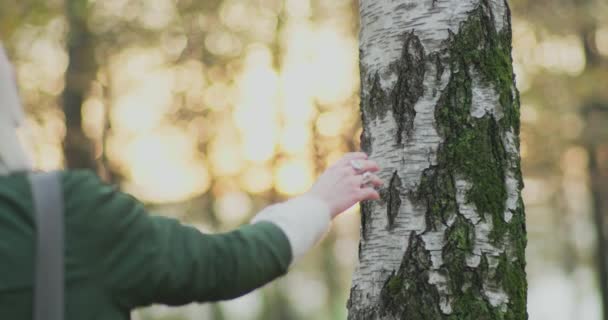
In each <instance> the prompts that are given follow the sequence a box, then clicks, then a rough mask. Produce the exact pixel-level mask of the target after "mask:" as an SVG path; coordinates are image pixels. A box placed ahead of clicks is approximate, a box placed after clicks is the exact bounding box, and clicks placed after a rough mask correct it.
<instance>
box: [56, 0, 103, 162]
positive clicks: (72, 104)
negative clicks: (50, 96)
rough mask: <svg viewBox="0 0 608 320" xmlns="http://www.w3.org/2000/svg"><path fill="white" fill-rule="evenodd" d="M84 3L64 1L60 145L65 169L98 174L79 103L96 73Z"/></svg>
mask: <svg viewBox="0 0 608 320" xmlns="http://www.w3.org/2000/svg"><path fill="white" fill-rule="evenodd" d="M87 3H88V2H87V1H84V0H74V1H66V3H65V5H66V16H67V20H68V25H69V31H68V40H67V51H68V56H69V64H68V69H67V71H66V76H65V78H66V81H65V89H64V90H63V94H62V98H63V110H64V113H65V123H66V129H67V132H66V137H65V140H64V143H63V149H64V155H65V159H66V165H67V167H68V168H86V169H93V170H95V171H96V170H97V162H96V160H95V152H94V150H95V148H94V145H93V142H92V141H90V139H88V137H87V136H86V135H85V133H84V131H83V129H82V103H83V102H84V99H85V97H86V94H87V91H88V90H89V86H90V85H91V83H92V81H93V80H94V79H95V76H96V73H97V64H96V62H95V46H94V36H93V34H91V32H90V31H89V27H88V26H87V20H86V16H87Z"/></svg>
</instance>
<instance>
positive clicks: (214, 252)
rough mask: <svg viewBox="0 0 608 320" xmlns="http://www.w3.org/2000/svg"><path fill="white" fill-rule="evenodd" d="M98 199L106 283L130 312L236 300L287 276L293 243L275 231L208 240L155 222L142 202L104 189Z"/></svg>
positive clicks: (251, 230)
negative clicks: (160, 305)
mask: <svg viewBox="0 0 608 320" xmlns="http://www.w3.org/2000/svg"><path fill="white" fill-rule="evenodd" d="M94 193H95V194H96V197H95V198H96V199H97V201H95V199H92V201H93V202H97V204H98V205H97V207H96V208H97V209H96V210H97V211H99V213H98V215H97V216H98V218H97V219H96V222H97V223H96V226H97V227H96V229H97V230H98V233H99V235H100V237H102V238H103V240H102V241H101V242H100V243H102V245H101V251H102V252H100V260H101V261H99V263H101V266H100V267H101V270H102V272H101V277H102V283H103V284H104V285H105V286H106V287H107V290H108V293H109V294H111V295H112V297H114V299H116V300H117V302H118V303H120V304H121V305H122V306H124V307H127V308H133V307H137V306H143V305H148V304H152V303H163V304H169V305H179V304H186V303H190V302H194V301H198V302H205V301H217V300H224V299H231V298H235V297H238V296H241V295H243V294H245V293H248V292H250V291H252V290H254V289H256V288H259V287H261V286H263V285H264V284H266V283H268V282H270V281H272V280H273V279H275V278H277V277H279V276H281V275H283V274H285V273H286V272H287V269H288V266H289V264H290V262H291V259H292V256H291V248H290V244H289V240H288V239H287V237H286V235H285V234H284V233H283V231H281V229H280V228H279V227H277V226H276V225H274V224H273V223H270V222H259V223H256V224H253V225H245V226H243V227H241V228H239V229H237V230H234V231H232V232H228V233H222V234H214V235H210V234H204V233H201V232H200V231H199V230H197V229H196V228H194V227H191V226H187V225H183V224H181V223H180V222H179V221H177V220H175V219H170V218H166V217H161V216H151V215H149V214H148V213H147V212H146V210H145V209H144V207H143V205H142V204H141V203H139V202H138V201H137V200H136V199H134V198H133V197H131V196H129V195H127V194H124V193H122V192H120V191H117V190H115V189H114V188H112V187H110V186H107V185H104V184H102V183H101V182H99V183H98V184H97V186H96V187H95V190H94ZM102 199H103V200H102Z"/></svg>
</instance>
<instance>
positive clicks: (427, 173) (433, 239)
mask: <svg viewBox="0 0 608 320" xmlns="http://www.w3.org/2000/svg"><path fill="white" fill-rule="evenodd" d="M360 13H361V32H360V51H361V57H360V58H361V79H362V81H361V82H362V88H361V91H362V92H361V116H362V121H363V126H364V130H363V133H362V137H361V138H362V147H363V150H364V151H366V152H369V153H371V157H373V158H374V159H375V160H377V161H378V162H379V164H380V166H381V167H382V168H383V170H382V171H381V172H380V173H379V175H380V177H381V178H382V179H383V180H385V181H389V180H390V183H389V184H388V186H387V187H386V188H385V189H384V190H382V191H381V194H382V200H383V201H379V202H373V203H365V204H364V205H363V206H362V240H361V242H360V245H359V260H360V262H359V266H358V267H357V270H356V271H355V274H354V277H353V288H352V290H351V297H350V299H349V304H348V308H349V319H351V320H359V319H361V320H363V319H365V320H370V319H420V320H422V319H425V320H426V319H451V320H463V319H471V320H479V319H488V320H489V319H505V320H506V319H517V320H520V319H527V312H526V294H527V284H526V279H525V246H526V231H525V217H524V207H523V202H522V199H521V189H522V188H523V183H522V177H521V169H520V157H519V95H518V92H517V90H516V87H515V79H514V75H513V67H512V59H511V24H510V11H509V9H508V6H507V3H506V1H504V0H428V1H418V0H401V1H394V0H393V1H389V0H361V1H360ZM371 217H373V219H372V218H371Z"/></svg>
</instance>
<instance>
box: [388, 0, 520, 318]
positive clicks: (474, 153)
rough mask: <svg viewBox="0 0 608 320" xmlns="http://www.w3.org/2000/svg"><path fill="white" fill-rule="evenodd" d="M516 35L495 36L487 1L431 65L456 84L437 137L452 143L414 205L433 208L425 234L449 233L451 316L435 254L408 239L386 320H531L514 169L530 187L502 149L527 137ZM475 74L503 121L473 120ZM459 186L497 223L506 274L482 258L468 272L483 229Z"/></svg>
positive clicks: (391, 284)
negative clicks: (512, 193)
mask: <svg viewBox="0 0 608 320" xmlns="http://www.w3.org/2000/svg"><path fill="white" fill-rule="evenodd" d="M510 29H511V28H510V26H509V25H507V26H505V28H504V30H503V31H501V32H497V31H496V28H495V25H494V20H493V18H492V16H491V13H490V6H489V4H488V2H487V1H485V0H483V1H482V3H481V4H480V6H479V7H478V8H477V9H476V10H474V11H472V12H471V13H470V16H469V18H468V19H467V21H465V22H464V23H463V24H462V25H461V27H460V30H459V32H458V34H451V35H450V38H449V39H448V40H447V42H446V49H444V50H443V51H442V52H440V53H439V54H438V55H432V56H427V57H426V58H425V59H426V60H427V61H432V62H434V63H436V64H437V66H438V68H437V69H438V70H439V72H442V71H441V70H443V68H447V69H449V70H450V71H451V75H450V79H449V83H448V85H447V87H446V88H445V89H444V91H443V93H442V96H441V98H440V99H439V101H438V104H437V106H436V109H435V120H436V127H437V131H438V132H439V134H440V135H441V136H442V138H443V139H444V141H443V143H442V144H441V145H440V147H439V149H438V153H437V164H436V165H435V166H433V167H431V168H429V169H427V170H425V172H424V173H423V176H422V180H421V183H420V185H419V187H418V190H417V191H416V192H414V193H413V194H412V200H413V201H414V202H416V203H419V204H422V205H424V206H425V207H426V221H427V230H426V231H425V232H430V231H437V230H440V228H442V227H447V229H446V231H445V238H444V240H445V246H444V249H443V251H442V257H443V262H444V263H443V266H442V267H441V268H440V269H439V270H437V271H436V272H440V273H441V274H442V275H444V276H445V277H446V278H447V286H448V290H449V292H450V294H449V296H448V297H443V298H444V299H448V302H449V305H450V306H451V312H447V313H448V314H444V313H443V312H442V311H441V308H440V307H439V303H440V296H439V293H438V292H437V289H436V287H435V285H429V273H428V271H429V270H430V268H431V265H430V263H429V261H430V260H429V253H428V252H427V250H426V249H424V246H421V243H419V242H416V241H413V240H410V247H408V250H407V252H406V255H405V257H404V260H403V262H402V265H401V267H400V269H399V272H398V273H397V274H395V275H393V276H391V277H390V278H389V280H388V281H387V283H386V285H385V288H384V291H383V295H382V298H383V305H382V309H381V310H382V312H383V313H384V314H390V315H392V316H396V317H401V318H404V319H405V318H407V319H450V320H456V319H458V320H466V319H470V320H479V319H488V320H489V319H492V320H494V319H504V320H511V319H513V320H514V319H517V320H521V319H527V313H526V292H527V284H526V279H525V256H524V253H525V246H526V232H525V221H524V220H525V218H524V209H523V203H522V201H521V198H520V201H519V203H518V207H517V209H516V210H514V211H512V214H513V218H512V220H511V221H509V222H506V221H505V219H504V212H505V210H506V200H507V197H508V194H507V189H506V182H505V175H506V170H507V169H510V170H515V176H516V177H517V178H519V180H520V182H519V188H521V187H523V184H522V182H521V173H520V169H519V157H518V155H513V154H509V153H508V152H507V151H506V148H505V145H503V137H505V135H506V134H507V132H509V131H512V132H513V133H514V134H515V137H516V140H517V139H518V138H517V136H518V133H519V99H518V96H517V91H516V90H515V87H514V75H513V69H512V59H511V33H510ZM430 59H433V60H430ZM471 70H475V72H476V74H479V75H481V78H482V79H481V80H482V81H483V82H485V83H486V84H487V85H489V86H491V87H492V88H494V89H495V90H496V92H497V94H498V95H499V97H498V101H499V103H500V107H501V108H502V110H500V113H501V114H502V117H499V118H496V117H495V116H494V115H492V114H486V115H484V116H483V117H481V118H475V117H473V116H471V108H472V102H473V92H472V90H473V79H472V74H471ZM438 76H439V75H438ZM515 142H516V143H518V141H515ZM457 177H458V178H463V179H465V180H466V181H468V182H469V183H470V184H471V188H470V190H468V192H467V194H466V200H467V201H468V202H469V203H471V204H474V206H475V207H476V209H477V212H478V213H479V215H480V217H481V218H482V219H485V217H486V216H489V217H491V222H492V227H493V228H492V231H491V234H490V239H489V240H490V242H491V243H492V244H493V245H494V246H495V247H496V248H505V252H504V253H503V254H502V255H501V256H500V259H499V261H498V266H497V267H496V268H492V270H490V268H489V265H488V258H487V257H486V256H485V255H483V254H482V256H481V257H480V261H481V262H480V263H479V265H478V266H476V267H469V266H468V265H467V259H466V258H467V256H471V255H473V247H474V239H475V231H476V226H475V225H474V224H473V223H472V222H471V221H469V220H467V219H466V218H465V217H464V216H463V215H462V214H461V213H460V212H458V206H457V203H456V187H455V181H456V178H457ZM412 237H414V239H417V238H418V237H417V236H412ZM412 237H410V239H412ZM422 244H423V243H422ZM487 283H491V284H493V285H496V286H498V287H500V288H502V290H504V292H505V293H506V294H507V296H508V299H509V301H508V303H507V306H506V308H505V306H493V305H492V304H491V303H490V301H489V300H488V298H487V297H485V295H484V291H485V290H484V284H487ZM433 299H434V300H433ZM431 301H432V302H431ZM429 303H431V304H429ZM416 310H427V311H423V312H427V313H425V314H420V313H416V312H417V311H416ZM406 312H411V313H412V314H406ZM421 312H422V311H421Z"/></svg>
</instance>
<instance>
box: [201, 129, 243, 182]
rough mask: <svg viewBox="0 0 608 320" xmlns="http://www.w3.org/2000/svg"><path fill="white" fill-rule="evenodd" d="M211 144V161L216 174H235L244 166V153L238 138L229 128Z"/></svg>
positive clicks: (209, 155)
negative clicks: (239, 145) (237, 140)
mask: <svg viewBox="0 0 608 320" xmlns="http://www.w3.org/2000/svg"><path fill="white" fill-rule="evenodd" d="M221 130H223V131H222V132H220V134H218V136H217V137H216V138H215V139H214V140H212V141H211V143H210V144H209V154H208V157H209V161H210V163H211V167H212V168H213V173H214V174H215V175H216V176H230V175H235V174H237V173H239V171H241V169H242V167H243V155H242V154H241V150H240V149H239V148H238V144H237V142H236V138H235V137H234V136H233V134H232V133H230V130H229V129H227V128H223V129H221Z"/></svg>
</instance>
